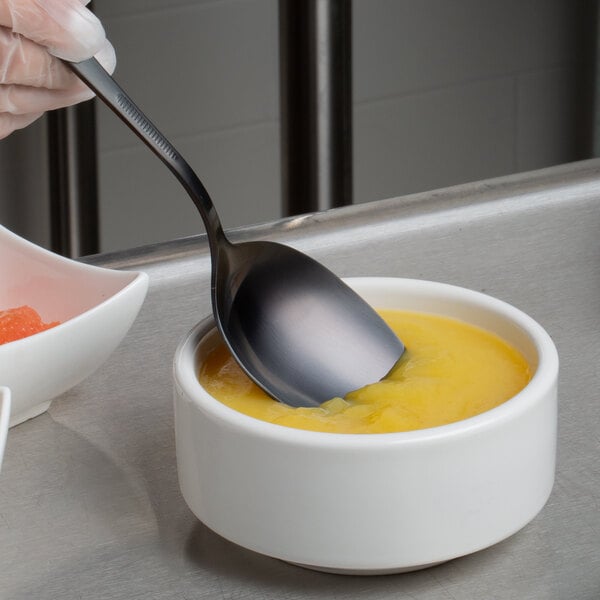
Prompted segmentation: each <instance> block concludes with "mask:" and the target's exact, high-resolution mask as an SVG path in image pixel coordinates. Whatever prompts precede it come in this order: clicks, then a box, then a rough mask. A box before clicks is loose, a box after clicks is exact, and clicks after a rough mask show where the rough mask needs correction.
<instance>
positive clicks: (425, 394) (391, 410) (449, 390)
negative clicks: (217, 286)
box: [199, 310, 531, 433]
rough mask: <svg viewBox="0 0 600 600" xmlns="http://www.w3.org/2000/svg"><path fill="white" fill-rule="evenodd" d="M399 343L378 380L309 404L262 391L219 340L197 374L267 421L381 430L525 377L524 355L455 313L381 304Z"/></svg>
mask: <svg viewBox="0 0 600 600" xmlns="http://www.w3.org/2000/svg"><path fill="white" fill-rule="evenodd" d="M380 314H381V316H382V317H383V318H384V319H385V321H386V322H387V323H388V324H389V325H390V327H391V328H392V329H393V330H394V331H395V332H396V334H397V335H398V337H400V338H401V339H402V341H403V342H404V343H405V345H406V348H407V350H406V352H405V354H404V355H403V357H402V359H401V360H400V362H399V363H398V365H396V367H395V368H394V370H393V371H392V372H391V373H390V374H389V375H388V376H387V377H386V378H385V379H384V380H383V381H380V382H377V383H373V384H371V385H367V386H365V387H363V388H361V389H359V390H356V391H354V392H351V393H350V394H348V395H347V396H346V398H345V399H342V398H334V399H332V400H328V401H327V402H324V403H323V404H321V406H319V407H315V408H292V407H290V406H287V405H285V404H281V403H280V402H277V401H275V400H273V399H272V398H270V397H269V396H268V395H267V394H265V392H263V391H262V390H261V389H260V388H259V387H258V386H257V385H255V384H254V383H253V382H252V381H250V379H249V378H248V377H247V376H246V374H245V373H244V372H243V371H242V370H241V369H240V368H239V367H238V365H237V363H236V362H235V361H234V360H233V358H232V357H231V355H230V354H229V351H228V350H227V349H226V347H225V346H224V345H221V346H219V347H218V348H216V349H215V350H214V351H212V352H211V353H210V355H209V356H208V357H207V360H206V361H205V362H204V364H202V365H201V367H200V372H199V379H200V382H201V383H202V385H203V386H204V387H205V388H206V390H207V391H208V392H209V393H210V394H211V395H212V396H214V397H215V398H216V399H217V400H219V401H221V402H222V403H223V404H226V405H227V406H230V407H231V408H233V409H235V410H237V411H239V412H242V413H244V414H246V415H250V416H251V417H255V418H257V419H262V420H263V421H268V422H270V423H276V424H278V425H284V426H286V427H295V428H297V429H308V430H312V431H326V432H332V433H387V432H394V431H409V430H414V429H424V428H428V427H436V426H438V425H445V424H447V423H452V422H454V421H460V420H461V419H466V418H468V417H472V416H474V415H477V414H480V413H482V412H485V411H486V410H489V409H491V408H494V407H495V406H498V405H499V404H502V402H505V401H506V400H508V399H509V398H512V397H513V396H514V395H515V394H517V393H518V392H519V391H520V390H522V389H523V388H524V387H525V386H526V385H527V383H528V382H529V380H530V379H531V372H530V367H529V365H528V363H527V362H526V360H525V358H524V357H523V356H522V355H521V354H520V353H519V352H518V351H517V350H516V349H515V348H513V347H512V346H510V345H509V344H507V343H506V342H505V341H504V340H502V339H500V338H499V337H497V336H496V335H494V334H491V333H489V332H487V331H484V330H482V329H479V328H477V327H474V326H472V325H469V324H467V323H464V322H462V321H458V320H454V319H449V318H446V317H439V316H435V315H429V314H421V313H413V312H405V311H395V310H383V311H380Z"/></svg>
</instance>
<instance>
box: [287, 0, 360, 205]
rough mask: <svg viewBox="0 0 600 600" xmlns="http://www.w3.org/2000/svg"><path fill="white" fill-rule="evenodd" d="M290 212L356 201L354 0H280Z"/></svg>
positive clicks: (288, 202)
mask: <svg viewBox="0 0 600 600" xmlns="http://www.w3.org/2000/svg"><path fill="white" fill-rule="evenodd" d="M279 31H280V43H279V46H280V81H281V84H280V85H281V162H282V164H281V169H282V194H283V209H284V214H286V215H295V214H301V213H306V212H312V211H318V210H325V209H328V208H333V207H336V206H343V205H346V204H352V3H351V0H305V1H303V2H297V1H295V0H279Z"/></svg>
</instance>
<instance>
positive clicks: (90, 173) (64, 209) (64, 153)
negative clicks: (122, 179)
mask: <svg viewBox="0 0 600 600" xmlns="http://www.w3.org/2000/svg"><path fill="white" fill-rule="evenodd" d="M94 102H95V101H94V100H91V101H89V102H85V103H83V104H79V105H77V106H73V107H69V108H65V109H60V110H56V111H52V112H50V113H48V155H49V177H50V243H51V248H52V250H53V251H54V252H57V253H59V254H62V255H64V256H69V257H77V256H84V255H86V254H95V253H97V252H98V251H99V227H98V221H99V218H98V173H97V151H96V117H95V106H94Z"/></svg>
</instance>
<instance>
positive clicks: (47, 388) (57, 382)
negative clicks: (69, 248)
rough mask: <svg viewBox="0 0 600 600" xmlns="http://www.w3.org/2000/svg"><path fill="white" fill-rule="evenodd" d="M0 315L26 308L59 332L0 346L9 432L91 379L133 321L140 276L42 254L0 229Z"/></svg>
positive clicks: (142, 292) (140, 296) (140, 295)
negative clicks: (8, 401)
mask: <svg viewBox="0 0 600 600" xmlns="http://www.w3.org/2000/svg"><path fill="white" fill-rule="evenodd" d="M0 282H1V284H0V310H3V309H7V308H14V307H17V306H21V305H24V304H26V305H29V306H31V307H33V308H34V309H35V310H36V311H37V312H38V313H39V314H40V316H41V317H42V320H43V321H44V322H52V321H60V322H61V324H60V325H58V326H56V327H53V328H52V329H48V330H46V331H43V332H40V333H37V334H35V335H32V336H29V337H26V338H23V339H20V340H16V341H14V342H10V343H8V344H1V345H0V385H6V386H8V387H9V388H10V389H11V392H12V413H11V419H10V424H11V426H12V425H16V424H18V423H21V422H22V421H25V420H26V419H29V418H31V417H35V416H36V415H38V414H40V413H42V412H43V411H45V410H46V409H47V408H48V406H49V405H50V402H51V400H52V399H53V398H55V397H56V396H58V395H59V394H61V393H63V392H65V391H66V390H68V389H69V388H71V387H72V386H74V385H76V384H77V383H79V382H81V381H82V380H83V379H84V378H85V377H87V376H88V375H90V374H91V373H93V372H94V371H95V370H96V369H97V368H98V367H99V366H100V365H101V364H102V363H103V362H104V361H105V360H106V358H108V356H109V355H110V353H111V352H112V351H113V350H114V349H115V348H116V346H117V345H118V344H119V342H120V341H121V340H122V339H123V337H124V336H125V334H126V333H127V331H128V330H129V328H130V327H131V324H132V323H133V321H134V320H135V318H136V316H137V314H138V312H139V309H140V307H141V305H142V303H143V301H144V298H145V296H146V291H147V289H148V276H147V275H146V274H145V273H136V272H125V271H113V270H111V269H103V268H100V267H94V266H91V265H86V264H84V263H80V262H77V261H74V260H70V259H68V258H63V257H61V256H59V255H57V254H54V253H52V252H49V251H47V250H44V249H43V248H40V247H39V246H37V245H35V244H32V243H31V242H28V241H26V240H24V239H22V238H20V237H19V236H17V235H15V234H14V233H12V232H10V231H8V230H7V229H5V228H4V227H1V226H0Z"/></svg>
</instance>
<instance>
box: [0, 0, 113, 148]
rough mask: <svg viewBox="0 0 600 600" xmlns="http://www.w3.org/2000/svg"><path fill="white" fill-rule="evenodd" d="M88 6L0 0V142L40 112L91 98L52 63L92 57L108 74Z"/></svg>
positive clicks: (107, 58)
mask: <svg viewBox="0 0 600 600" xmlns="http://www.w3.org/2000/svg"><path fill="white" fill-rule="evenodd" d="M88 2H89V0H0V139H2V138H3V137H6V136H7V135H8V134H10V133H12V132H13V131H14V130H15V129H20V128H22V127H25V126H27V125H29V124H30V123H32V122H33V121H35V120H36V119H37V118H38V117H40V116H41V115H42V114H43V113H44V112H45V111H47V110H52V109H55V108H61V107H64V106H69V105H71V104H76V103H78V102H82V101H83V100H89V99H90V98H92V97H93V96H94V93H93V92H92V91H91V90H90V89H89V88H88V87H87V86H85V85H84V84H83V83H82V82H81V81H80V80H79V79H78V78H77V77H76V76H75V75H74V74H73V73H71V71H70V70H69V69H67V67H65V65H64V64H62V63H61V61H60V60H58V58H56V57H60V58H64V59H66V60H70V61H74V62H78V61H81V60H85V59H87V58H90V57H92V56H96V58H97V59H98V60H99V61H100V62H101V63H102V65H103V66H104V68H105V69H107V70H108V71H109V72H111V73H112V72H113V70H114V68H115V63H116V59H115V51H114V49H113V47H112V45H111V44H110V42H109V41H108V40H107V39H106V35H105V33H104V29H103V27H102V25H101V23H100V21H99V20H98V18H97V17H96V16H94V15H93V14H92V13H91V12H90V11H89V10H88V9H87V8H85V5H86V4H87V3H88Z"/></svg>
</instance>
